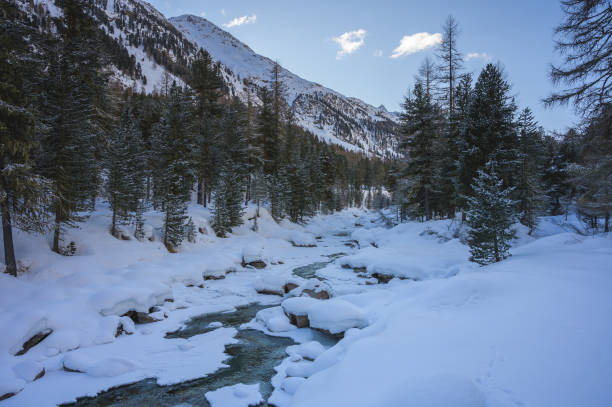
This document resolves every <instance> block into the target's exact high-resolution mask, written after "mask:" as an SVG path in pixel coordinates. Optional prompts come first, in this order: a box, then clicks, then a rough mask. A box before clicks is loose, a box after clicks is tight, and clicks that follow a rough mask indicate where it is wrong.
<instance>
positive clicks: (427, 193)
mask: <svg viewBox="0 0 612 407" xmlns="http://www.w3.org/2000/svg"><path fill="white" fill-rule="evenodd" d="M425 219H426V220H430V219H431V214H430V213H429V190H428V189H425Z"/></svg>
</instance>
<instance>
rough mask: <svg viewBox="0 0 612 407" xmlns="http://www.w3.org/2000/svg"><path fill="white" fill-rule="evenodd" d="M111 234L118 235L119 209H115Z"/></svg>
mask: <svg viewBox="0 0 612 407" xmlns="http://www.w3.org/2000/svg"><path fill="white" fill-rule="evenodd" d="M111 235H113V236H115V237H117V210H116V209H113V224H112V225H111Z"/></svg>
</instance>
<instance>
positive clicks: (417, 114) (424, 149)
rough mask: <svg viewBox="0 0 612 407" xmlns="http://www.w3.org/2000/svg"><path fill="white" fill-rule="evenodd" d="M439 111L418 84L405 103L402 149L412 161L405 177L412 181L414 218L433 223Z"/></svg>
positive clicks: (409, 193) (410, 193) (410, 202)
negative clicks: (430, 220) (421, 218)
mask: <svg viewBox="0 0 612 407" xmlns="http://www.w3.org/2000/svg"><path fill="white" fill-rule="evenodd" d="M440 119H441V115H440V111H439V108H438V107H437V106H436V105H435V104H434V103H433V102H432V100H431V96H430V95H429V94H428V93H427V92H426V90H425V88H424V87H423V84H422V83H421V82H417V83H416V85H415V86H414V90H413V92H412V96H411V97H407V98H406V100H405V101H404V113H403V115H402V148H403V149H404V150H405V151H407V154H408V157H409V160H408V164H407V167H406V169H405V171H404V175H405V176H406V177H407V178H408V191H407V200H408V205H409V206H412V207H413V208H414V215H415V216H419V217H424V218H425V219H428V220H429V219H432V217H433V209H434V206H435V202H436V193H437V187H438V185H437V182H438V168H437V163H436V151H435V149H436V142H437V140H438V138H439V135H440V134H439V132H440V127H439V121H440Z"/></svg>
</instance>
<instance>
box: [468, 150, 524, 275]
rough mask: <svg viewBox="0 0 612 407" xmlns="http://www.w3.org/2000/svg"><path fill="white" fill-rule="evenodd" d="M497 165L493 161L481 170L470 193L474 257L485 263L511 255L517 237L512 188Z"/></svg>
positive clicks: (471, 243)
mask: <svg viewBox="0 0 612 407" xmlns="http://www.w3.org/2000/svg"><path fill="white" fill-rule="evenodd" d="M497 165H498V164H497V163H495V162H494V161H489V162H488V163H487V164H486V166H485V170H478V172H477V177H476V178H475V179H474V184H472V190H473V193H474V194H473V196H469V197H467V202H468V214H467V223H468V225H469V226H470V228H471V229H470V232H469V245H470V254H471V256H470V260H471V261H473V262H475V263H478V264H480V265H483V266H484V265H487V264H491V263H495V262H499V261H502V260H504V259H505V258H507V257H508V256H509V255H510V254H509V252H508V250H509V249H510V241H511V240H512V238H513V237H514V231H513V230H512V229H511V226H512V224H513V221H514V215H513V210H512V207H513V206H514V201H513V200H512V199H511V198H510V195H511V193H512V188H505V189H504V187H503V180H502V179H501V178H499V177H498V176H497V173H496V171H495V168H496V167H497Z"/></svg>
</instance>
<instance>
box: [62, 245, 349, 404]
mask: <svg viewBox="0 0 612 407" xmlns="http://www.w3.org/2000/svg"><path fill="white" fill-rule="evenodd" d="M344 255H345V254H344V253H336V254H332V255H329V256H327V257H328V258H329V261H321V262H316V263H312V264H309V265H307V266H303V267H297V268H296V269H294V270H293V274H295V275H297V276H300V277H303V278H317V279H319V280H322V278H320V277H318V276H317V275H316V272H317V270H320V269H322V268H323V267H325V266H326V265H327V264H329V263H330V262H332V261H333V260H334V259H336V258H339V257H342V256H344ZM267 307H269V305H266V306H262V305H259V304H249V305H245V306H241V307H238V308H237V309H236V310H235V311H230V312H218V313H211V314H205V315H201V316H198V317H194V318H192V319H190V320H189V321H187V322H186V325H185V327H183V328H182V329H180V330H178V331H174V332H169V333H168V334H167V335H166V338H189V337H191V336H194V335H199V334H202V333H206V332H209V331H212V330H213V329H215V328H214V327H211V326H210V324H211V323H212V322H220V323H222V324H223V326H224V327H235V328H236V329H238V333H237V335H236V339H238V343H236V344H232V345H227V346H226V349H225V351H226V353H227V354H228V355H230V356H231V357H230V358H229V359H228V360H227V361H226V364H227V365H228V367H224V368H221V369H219V370H217V371H216V372H214V373H211V374H209V375H207V376H206V377H203V378H200V379H195V380H190V381H187V382H182V383H178V384H174V385H170V386H159V385H158V384H157V383H156V381H155V379H146V380H142V381H139V382H136V383H132V384H127V385H123V386H118V387H114V388H111V389H109V390H107V391H104V392H102V393H100V394H98V395H97V396H95V397H83V398H79V399H78V400H77V401H76V402H75V403H69V404H62V407H110V406H113V407H144V406H146V407H172V406H179V405H181V407H182V406H192V407H206V406H210V404H209V403H208V401H207V400H206V397H205V396H204V395H205V393H206V392H209V391H212V390H216V389H218V388H221V387H225V386H231V385H234V384H237V383H244V384H253V383H259V384H260V387H259V390H260V392H261V395H262V396H263V398H264V400H267V399H268V397H269V396H270V394H271V393H272V391H273V387H272V384H271V383H270V382H271V379H272V377H273V376H274V375H275V374H276V372H275V370H274V367H275V366H278V365H279V364H280V363H281V361H282V360H283V359H284V358H285V357H287V354H286V353H285V349H286V348H287V346H290V345H292V344H294V341H293V340H292V339H289V338H283V337H275V336H269V335H266V334H264V333H263V332H260V331H257V330H253V329H239V327H240V325H242V324H244V323H246V322H249V321H251V320H252V319H253V318H254V317H255V315H256V314H257V312H258V311H260V310H262V309H264V308H267ZM264 406H267V404H265V403H264Z"/></svg>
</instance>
